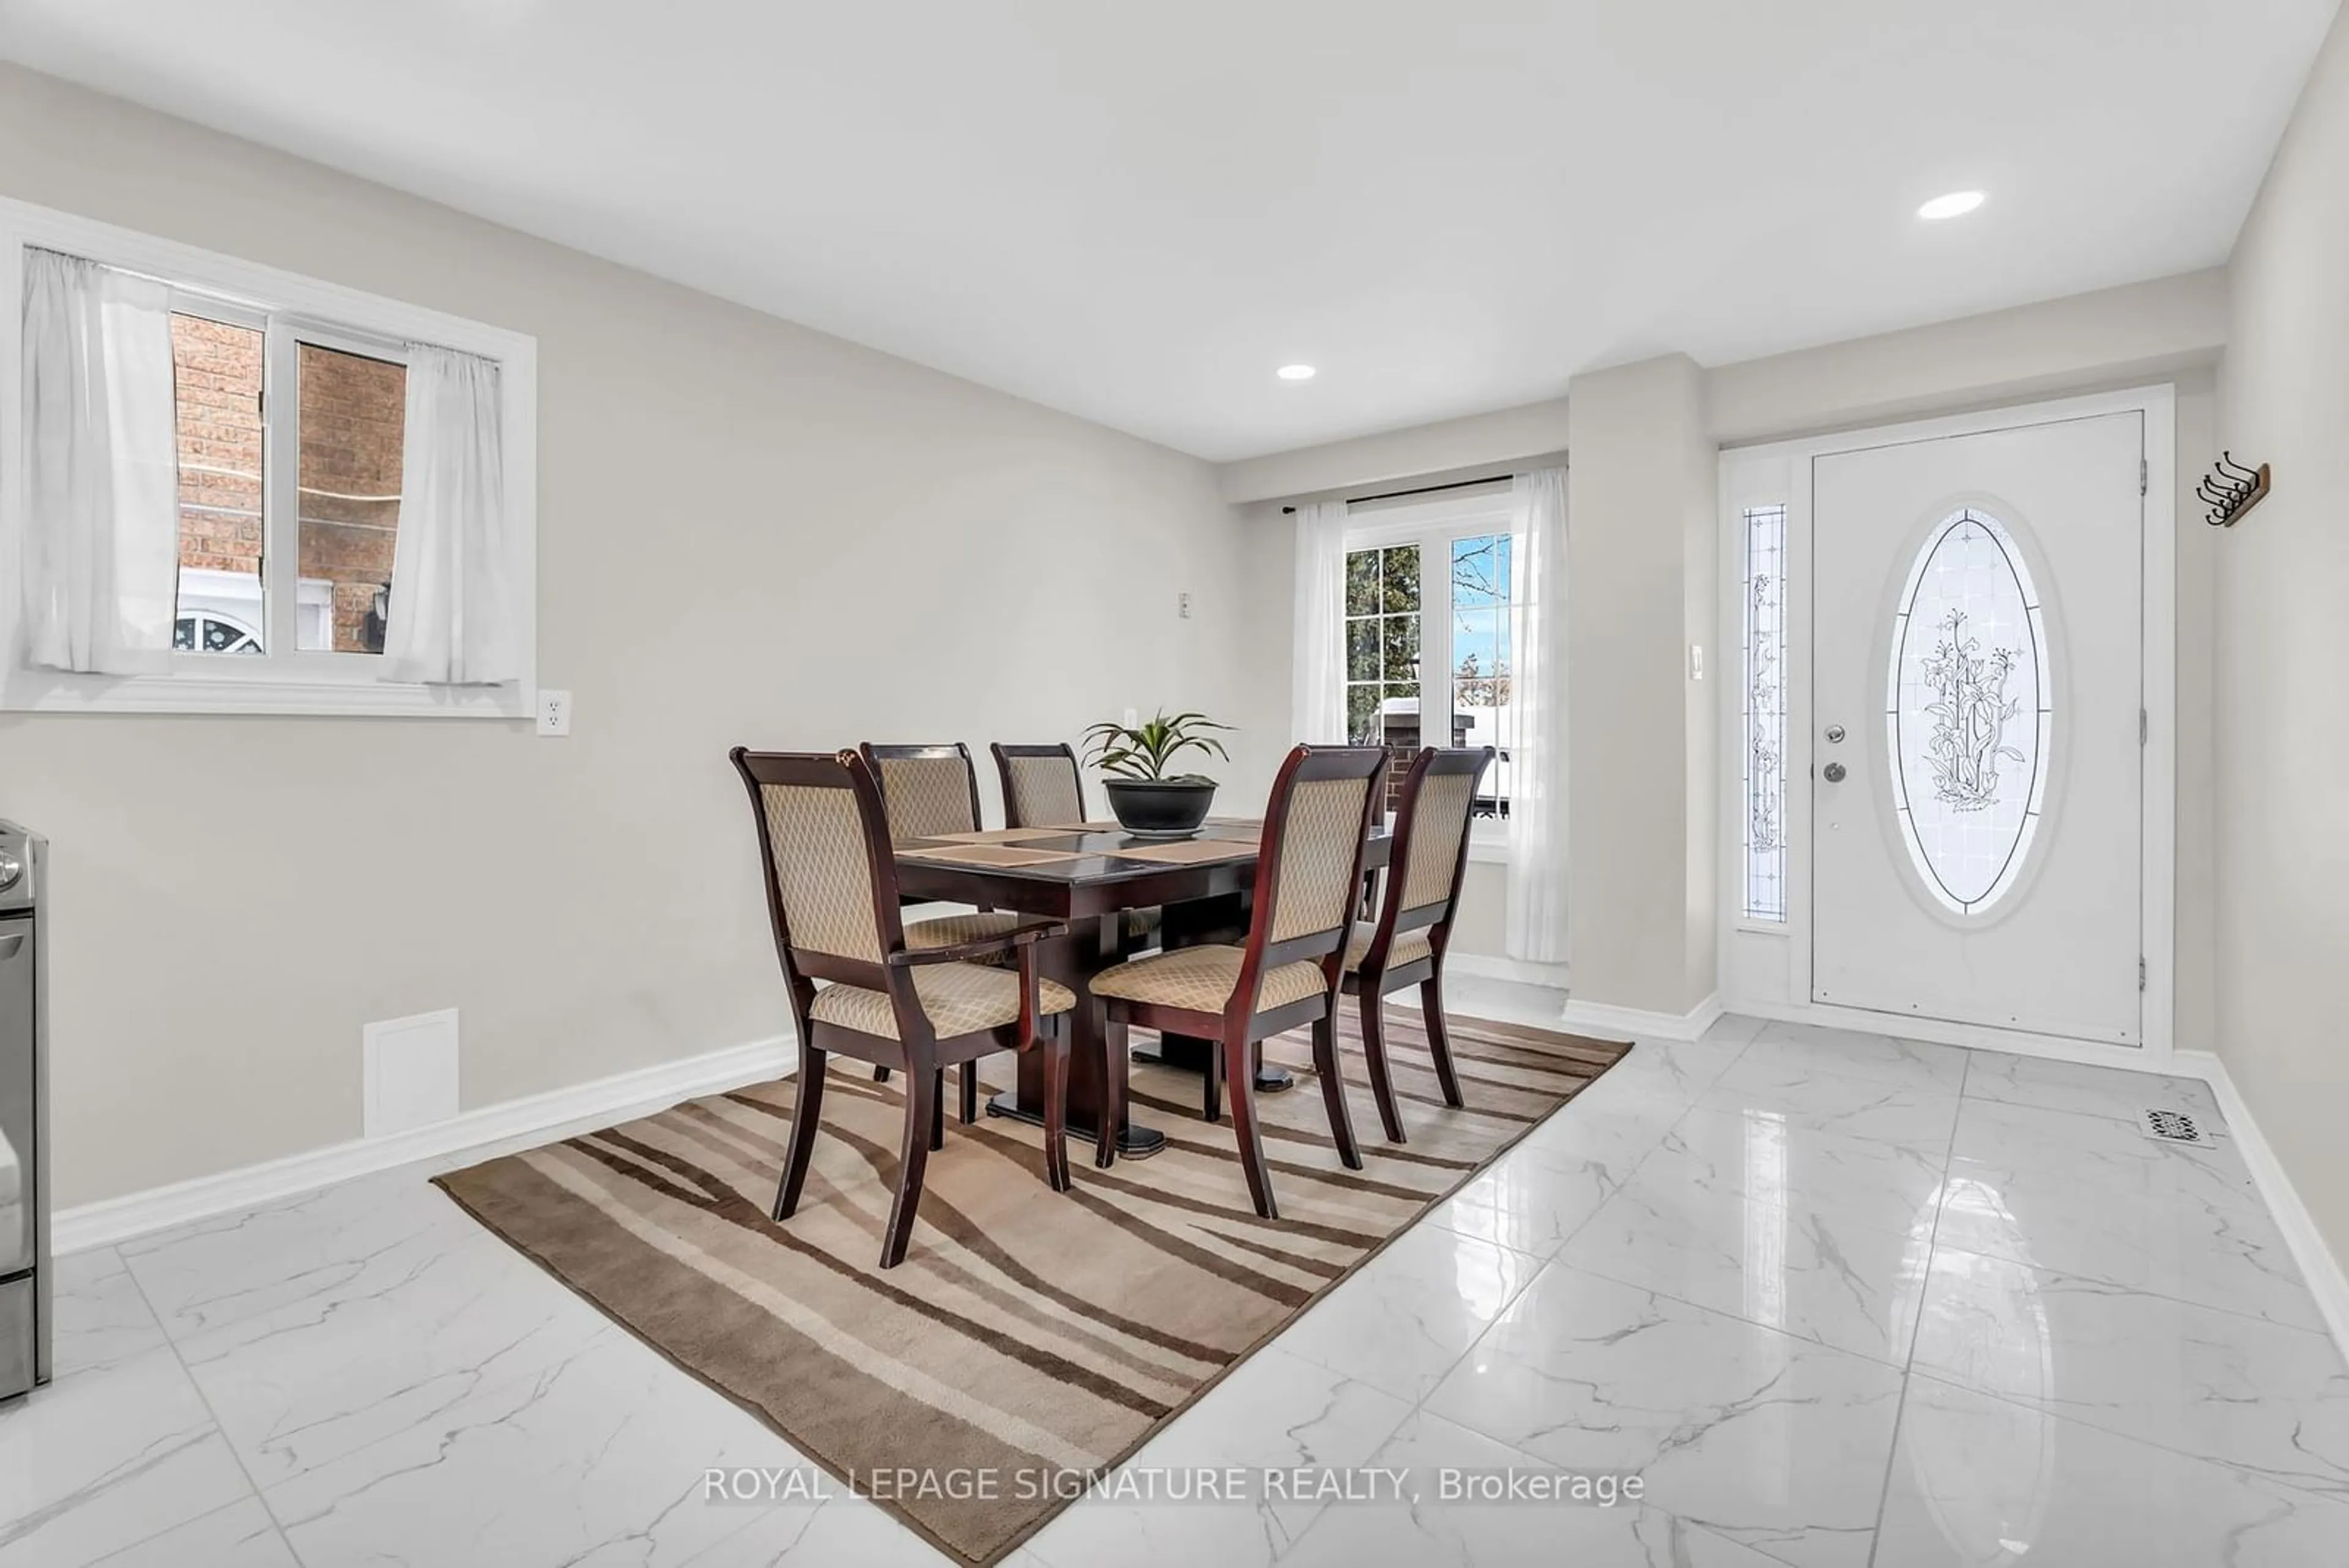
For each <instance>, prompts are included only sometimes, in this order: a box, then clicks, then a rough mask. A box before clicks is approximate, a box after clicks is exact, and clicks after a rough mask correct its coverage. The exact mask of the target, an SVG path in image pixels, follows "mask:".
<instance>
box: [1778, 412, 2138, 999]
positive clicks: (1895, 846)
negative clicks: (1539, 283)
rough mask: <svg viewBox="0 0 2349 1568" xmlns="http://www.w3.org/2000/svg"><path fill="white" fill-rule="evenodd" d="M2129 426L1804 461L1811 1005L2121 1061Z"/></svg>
mask: <svg viewBox="0 0 2349 1568" xmlns="http://www.w3.org/2000/svg"><path fill="white" fill-rule="evenodd" d="M2145 455H2146V441H2145V415H2144V414H2143V412H2142V411H2139V410H2131V411H2128V412H2125V413H2112V414H2104V415H2098V416H2095V417H2090V418H2078V419H2065V420H2057V421H2051V422H2045V423H2035V424H2023V425H2018V426H2016V427H2014V428H2011V429H2004V430H1996V431H1987V432H1983V433H1980V434H1971V435H1957V436H1945V437H1940V438H1937V439H1932V440H1917V441H1897V442H1892V443H1889V444H1883V445H1877V446H1872V447H1866V448H1862V449H1858V450H1853V451H1847V452H1829V453H1825V454H1821V455H1818V456H1816V457H1815V458H1814V459H1813V460H1812V467H1811V478H1812V594H1813V597H1812V601H1811V602H1812V606H1813V611H1812V663H1811V679H1812V693H1811V696H1812V701H1811V704H1810V712H1811V721H1812V725H1813V733H1812V734H1811V736H1810V754H1811V758H1812V776H1811V781H1810V784H1811V789H1812V792H1813V794H1812V809H1813V817H1812V820H1813V823H1814V831H1813V834H1812V839H1811V846H1812V849H1811V855H1812V889H1813V891H1812V911H1813V943H1812V954H1811V964H1812V972H1811V994H1812V998H1813V1000H1814V1001H1816V1002H1825V1003H1831V1004H1835V1005H1838V1006H1844V1007H1858V1008H1867V1009H1870V1010H1873V1011H1876V1012H1889V1013H1895V1014H1907V1015H1911V1016H1915V1017H1921V1018H1932V1019H1942V1020H1949V1021H1951V1022H1957V1023H1977V1024H1989V1025H1992V1026H1995V1027H1998V1028H2002V1029H2019V1030H2028V1031H2032V1032H2034V1033H2043V1034H2053V1035H2061V1036H2066V1037H2070V1038H2073V1039H2078V1040H2093V1041H2101V1042H2105V1043H2106V1044H2131V1045H2134V1044H2140V1043H2141V1042H2142V1039H2143V1035H2142V1033H2141V1030H2142V1020H2141V1012H2142V1002H2141V992H2140V985H2141V970H2140V960H2141V953H2140V945H2139V930H2140V919H2141V917H2140V902H2141V898H2142V891H2143V889H2142V886H2141V884H2142V866H2143V859H2142V847H2143V846H2142V843H2141V836H2142V833H2143V799H2144V792H2143V777H2144V765H2145V764H2144V752H2143V749H2142V748H2143V730H2142V720H2141V716H2140V715H2141V712H2142V710H2143V704H2144V694H2143V691H2142V690H2141V686H2142V677H2141V673H2140V671H2141V668H2142V662H2141V653H2142V647H2143V638H2144V628H2143V626H2142V624H2141V621H2142V614H2143V611H2142V593H2141V589H2142V583H2143V571H2144V565H2143V556H2144V518H2145V505H2144V495H2143V484H2144V468H2143V464H2144V461H2145Z"/></svg>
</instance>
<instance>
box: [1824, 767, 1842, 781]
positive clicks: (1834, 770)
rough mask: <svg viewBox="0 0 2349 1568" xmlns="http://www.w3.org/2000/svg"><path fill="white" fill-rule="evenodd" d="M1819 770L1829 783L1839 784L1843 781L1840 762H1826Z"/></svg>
mask: <svg viewBox="0 0 2349 1568" xmlns="http://www.w3.org/2000/svg"><path fill="white" fill-rule="evenodd" d="M1820 771H1821V772H1822V773H1823V774H1825V776H1826V781H1827V783H1829V784H1841V783H1843V764H1842V763H1828V764H1827V765H1826V767H1825V768H1824V769H1822V770H1820Z"/></svg>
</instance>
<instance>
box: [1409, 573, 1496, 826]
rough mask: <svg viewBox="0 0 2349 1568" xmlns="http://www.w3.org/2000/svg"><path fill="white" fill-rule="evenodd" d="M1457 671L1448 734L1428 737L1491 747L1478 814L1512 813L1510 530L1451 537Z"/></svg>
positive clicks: (1452, 682) (1449, 743)
mask: <svg viewBox="0 0 2349 1568" xmlns="http://www.w3.org/2000/svg"><path fill="white" fill-rule="evenodd" d="M1451 556H1452V674H1451V680H1450V686H1451V691H1450V703H1449V706H1450V709H1451V714H1452V725H1451V730H1450V732H1449V733H1447V734H1444V735H1442V736H1430V737H1428V738H1427V740H1426V742H1424V743H1426V744H1428V745H1439V746H1490V747H1492V748H1493V750H1494V752H1495V759H1494V763H1493V765H1492V766H1491V767H1489V768H1487V769H1486V770H1485V777H1484V780H1483V782H1482V783H1481V784H1479V785H1478V786H1477V796H1476V805H1475V810H1476V815H1479V816H1506V815H1508V814H1509V789H1508V781H1509V761H1508V758H1509V751H1510V748H1511V746H1512V745H1514V744H1515V742H1516V709H1515V707H1513V706H1512V705H1511V702H1510V671H1511V670H1512V669H1513V668H1514V666H1515V663H1516V660H1515V657H1514V653H1515V650H1514V649H1512V648H1511V646H1510V642H1509V638H1510V626H1509V616H1510V609H1511V600H1510V597H1509V583H1510V566H1511V551H1510V548H1509V535H1506V534H1472V535H1464V536H1463V537H1460V538H1456V539H1454V540H1452V541H1451Z"/></svg>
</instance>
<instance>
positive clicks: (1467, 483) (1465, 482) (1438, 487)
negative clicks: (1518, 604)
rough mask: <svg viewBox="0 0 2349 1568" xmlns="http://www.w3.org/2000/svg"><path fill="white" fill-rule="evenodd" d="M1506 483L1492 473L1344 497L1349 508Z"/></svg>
mask: <svg viewBox="0 0 2349 1568" xmlns="http://www.w3.org/2000/svg"><path fill="white" fill-rule="evenodd" d="M1506 483H1509V476H1508V475H1507V474H1506V473H1494V474H1487V475H1486V476H1485V477H1484V478H1483V479H1455V480H1453V481H1451V482H1449V483H1444V484H1423V485H1421V486H1419V487H1418V488H1417V489H1415V490H1386V491H1381V492H1380V493H1378V494H1376V495H1349V496H1348V497H1346V504H1347V505H1349V506H1360V505H1361V504H1362V503H1364V502H1365V501H1401V500H1402V499H1403V498H1404V497H1405V496H1409V495H1441V494H1443V493H1444V492H1445V491H1447V490H1471V489H1474V488H1475V486H1477V485H1479V484H1506ZM1296 510H1297V508H1296V507H1294V506H1284V507H1282V508H1281V509H1280V514H1281V515H1282V516H1284V517H1286V516H1289V515H1291V514H1294V513H1295V512H1296Z"/></svg>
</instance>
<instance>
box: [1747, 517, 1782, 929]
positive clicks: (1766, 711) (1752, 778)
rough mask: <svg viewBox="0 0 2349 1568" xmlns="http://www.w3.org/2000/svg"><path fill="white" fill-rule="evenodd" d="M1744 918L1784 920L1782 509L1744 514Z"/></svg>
mask: <svg viewBox="0 0 2349 1568" xmlns="http://www.w3.org/2000/svg"><path fill="white" fill-rule="evenodd" d="M1744 522H1745V670H1744V677H1745V689H1744V729H1745V747H1744V751H1745V758H1744V775H1745V791H1744V794H1745V901H1744V909H1745V918H1746V919H1749V920H1773V921H1783V920H1785V918H1786V509H1785V507H1784V506H1750V507H1747V508H1746V509H1745V514H1744Z"/></svg>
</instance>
